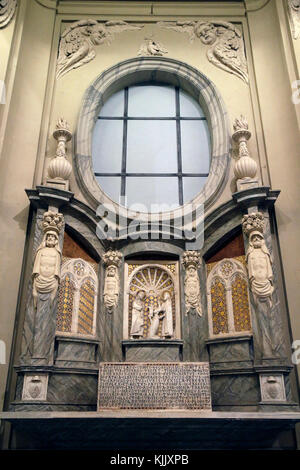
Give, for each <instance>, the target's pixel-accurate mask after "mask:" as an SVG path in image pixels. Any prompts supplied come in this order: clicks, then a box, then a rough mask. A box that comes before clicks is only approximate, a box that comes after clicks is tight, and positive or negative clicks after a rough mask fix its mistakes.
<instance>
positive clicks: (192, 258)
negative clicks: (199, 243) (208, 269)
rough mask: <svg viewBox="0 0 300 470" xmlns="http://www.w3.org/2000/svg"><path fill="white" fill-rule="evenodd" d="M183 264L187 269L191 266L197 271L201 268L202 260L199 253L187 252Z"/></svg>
mask: <svg viewBox="0 0 300 470" xmlns="http://www.w3.org/2000/svg"><path fill="white" fill-rule="evenodd" d="M181 262H182V264H183V266H184V267H185V269H187V268H188V267H189V266H194V267H195V268H196V269H198V268H200V266H201V264H202V258H201V256H200V253H199V252H198V251H192V250H190V251H185V252H184V253H183V255H182V261H181Z"/></svg>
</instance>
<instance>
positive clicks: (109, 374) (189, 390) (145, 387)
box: [98, 362, 211, 411]
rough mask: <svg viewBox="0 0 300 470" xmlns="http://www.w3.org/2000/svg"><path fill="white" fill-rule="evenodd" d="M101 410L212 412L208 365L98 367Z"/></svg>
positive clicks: (131, 363)
mask: <svg viewBox="0 0 300 470" xmlns="http://www.w3.org/2000/svg"><path fill="white" fill-rule="evenodd" d="M102 409H144V410H166V409H177V410H178V409H181V410H191V409H192V410H211V393H210V375H209V365H208V363H207V362H164V363H141V362H113V363H108V362H106V363H102V364H100V366H99V384H98V411H99V410H102Z"/></svg>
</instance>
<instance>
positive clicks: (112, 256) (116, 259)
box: [103, 250, 122, 268]
mask: <svg viewBox="0 0 300 470" xmlns="http://www.w3.org/2000/svg"><path fill="white" fill-rule="evenodd" d="M121 261H122V253H121V252H120V251H113V250H108V251H107V252H106V253H104V255H103V262H104V264H105V265H106V266H107V267H108V266H116V267H117V268H118V267H119V266H120V264H121Z"/></svg>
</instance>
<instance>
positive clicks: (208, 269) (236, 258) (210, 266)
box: [206, 255, 246, 276]
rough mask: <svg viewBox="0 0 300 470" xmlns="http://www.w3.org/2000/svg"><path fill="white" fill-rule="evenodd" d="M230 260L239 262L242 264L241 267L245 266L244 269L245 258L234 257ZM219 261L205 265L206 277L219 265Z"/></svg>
mask: <svg viewBox="0 0 300 470" xmlns="http://www.w3.org/2000/svg"><path fill="white" fill-rule="evenodd" d="M230 259H232V260H237V261H239V262H240V263H242V265H243V266H245V268H246V257H245V256H244V255H242V256H235V257H234V258H230ZM219 262H220V261H215V262H214V263H209V264H207V265H206V273H207V276H208V275H209V273H210V272H211V270H212V269H213V268H214V267H215V266H216V265H217V264H218V263H219Z"/></svg>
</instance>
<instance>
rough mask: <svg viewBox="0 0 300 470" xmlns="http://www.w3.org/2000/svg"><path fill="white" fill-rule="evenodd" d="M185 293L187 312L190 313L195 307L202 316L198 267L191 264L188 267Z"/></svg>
mask: <svg viewBox="0 0 300 470" xmlns="http://www.w3.org/2000/svg"><path fill="white" fill-rule="evenodd" d="M184 293H185V304H186V313H188V312H189V311H190V310H191V309H195V310H196V312H197V313H198V315H200V316H201V315H202V308H201V295H200V283H199V277H198V272H197V268H196V267H195V266H194V265H191V264H190V265H189V266H188V267H187V269H186V274H185V279H184Z"/></svg>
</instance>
